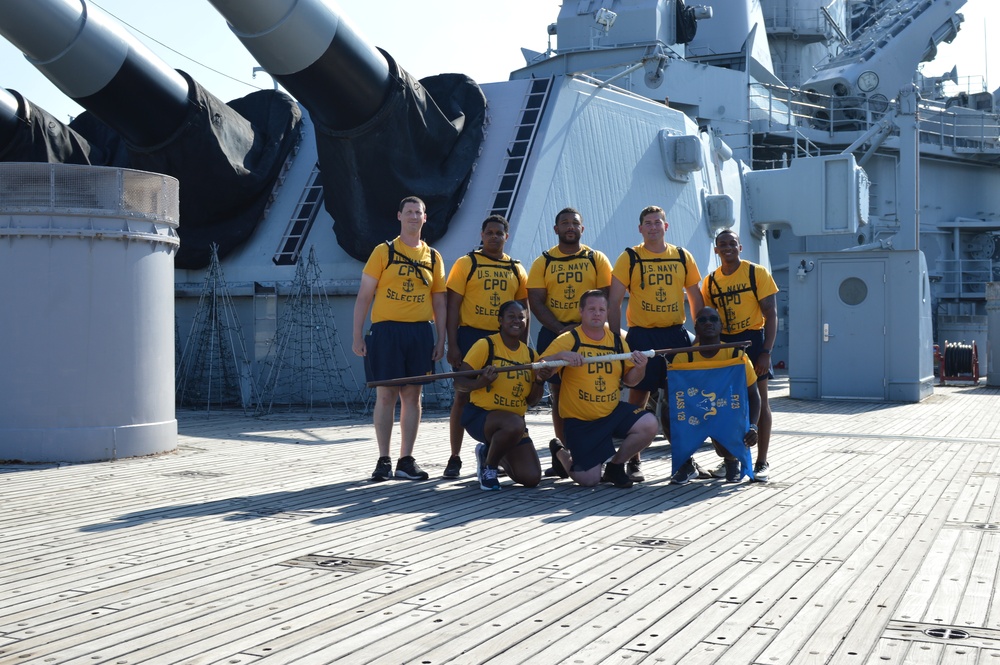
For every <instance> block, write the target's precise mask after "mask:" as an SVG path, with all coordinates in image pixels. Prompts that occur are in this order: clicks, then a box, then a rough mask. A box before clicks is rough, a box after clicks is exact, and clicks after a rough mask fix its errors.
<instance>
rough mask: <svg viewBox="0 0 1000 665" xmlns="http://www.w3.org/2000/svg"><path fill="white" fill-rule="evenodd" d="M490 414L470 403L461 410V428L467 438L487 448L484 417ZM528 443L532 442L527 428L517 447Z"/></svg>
mask: <svg viewBox="0 0 1000 665" xmlns="http://www.w3.org/2000/svg"><path fill="white" fill-rule="evenodd" d="M490 413H492V412H491V411H487V410H486V409H484V408H482V407H479V406H476V405H475V404H473V403H472V402H468V403H467V404H466V405H465V406H464V407H463V408H462V421H461V422H462V427H463V428H464V429H465V431H466V433H468V435H469V436H471V437H472V438H473V439H475V440H476V441H478V442H479V443H485V444H486V445H487V446H488V445H490V442H489V441H487V440H486V417H487V416H489V415H490ZM530 443H532V442H531V439H530V438H529V437H528V428H527V427H525V428H524V438H522V439H521V441H520V442H519V443H518V444H517V445H519V446H523V445H526V444H530ZM532 445H533V444H532Z"/></svg>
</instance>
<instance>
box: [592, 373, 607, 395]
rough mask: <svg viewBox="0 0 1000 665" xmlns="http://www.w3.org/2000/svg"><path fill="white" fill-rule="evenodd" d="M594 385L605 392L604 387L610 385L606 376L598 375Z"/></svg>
mask: <svg viewBox="0 0 1000 665" xmlns="http://www.w3.org/2000/svg"><path fill="white" fill-rule="evenodd" d="M594 387H595V388H597V390H598V392H602V393H603V392H604V389H605V388H607V387H608V382H607V381H605V380H604V377H600V376H599V377H597V380H596V381H594Z"/></svg>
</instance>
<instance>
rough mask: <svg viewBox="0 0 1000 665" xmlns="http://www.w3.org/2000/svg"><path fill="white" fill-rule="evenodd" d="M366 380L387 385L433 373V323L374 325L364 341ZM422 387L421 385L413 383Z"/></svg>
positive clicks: (385, 322)
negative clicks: (386, 381) (401, 379)
mask: <svg viewBox="0 0 1000 665" xmlns="http://www.w3.org/2000/svg"><path fill="white" fill-rule="evenodd" d="M365 348H366V349H367V353H366V355H365V379H366V380H367V381H385V380H387V379H399V378H402V377H404V376H418V375H420V374H431V373H433V372H434V361H432V360H431V355H432V354H433V353H434V326H433V324H431V322H430V321H418V322H417V323H404V322H402V321H379V322H378V323H373V324H372V327H371V330H369V331H368V335H367V336H366V337H365ZM414 383H420V382H414Z"/></svg>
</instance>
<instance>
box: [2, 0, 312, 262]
mask: <svg viewBox="0 0 1000 665" xmlns="http://www.w3.org/2000/svg"><path fill="white" fill-rule="evenodd" d="M0 34H2V35H3V36H4V37H6V38H7V39H8V40H9V41H11V42H12V43H13V44H14V45H15V46H17V47H18V48H19V49H20V50H21V51H22V52H23V53H24V54H25V56H26V57H27V58H28V59H29V61H31V62H32V64H34V65H35V66H36V67H37V68H38V69H39V70H40V71H41V72H42V73H43V74H44V75H45V76H46V77H47V78H48V79H49V80H50V81H52V82H53V83H54V84H55V85H56V86H57V87H58V88H59V89H60V90H62V91H63V92H64V93H65V94H66V95H68V96H69V97H70V98H72V99H73V100H74V101H76V102H77V103H79V104H80V105H81V106H83V107H84V108H85V109H87V112H86V113H83V114H81V115H80V116H78V117H77V118H75V119H74V120H73V122H72V123H70V125H69V126H67V125H65V124H63V123H62V122H60V121H59V120H57V119H55V118H54V117H52V116H51V114H49V113H47V112H45V111H44V109H41V108H38V107H37V106H35V105H34V104H32V103H31V101H30V100H28V99H26V98H25V97H24V96H22V95H20V94H18V93H16V92H8V91H2V92H0V127H2V129H0V159H2V160H3V161H11V162H16V161H30V162H50V163H67V164H90V165H98V166H116V167H123V168H131V169H138V170H143V171H152V172H156V173H162V174H165V175H170V176H174V177H176V178H178V179H179V180H180V182H181V203H180V206H181V210H180V213H181V216H182V217H183V219H184V230H183V232H182V233H183V236H184V239H183V244H182V246H181V249H180V251H179V252H178V254H177V258H176V264H177V266H179V267H189V268H199V267H203V266H205V265H207V264H208V262H209V255H210V247H211V245H212V244H215V245H217V247H218V252H219V254H220V255H221V256H225V255H226V254H227V253H229V252H230V251H231V250H232V249H233V248H234V247H236V246H237V245H239V244H240V243H241V242H243V241H244V240H245V239H246V238H247V237H249V236H250V234H251V233H252V231H253V229H254V227H255V226H256V224H257V223H258V221H259V220H260V219H261V217H262V216H263V213H264V211H265V208H266V206H267V204H268V202H269V198H270V195H271V189H272V187H273V185H274V182H275V181H276V180H277V178H278V175H279V173H280V170H281V168H282V167H283V165H284V162H285V160H286V158H287V156H288V154H289V153H290V151H291V149H292V148H293V147H294V145H295V143H296V141H297V139H298V130H297V128H298V124H299V122H300V119H301V114H300V112H299V108H298V106H297V105H296V104H295V103H294V101H293V100H292V99H291V98H290V97H288V96H287V95H286V94H284V93H280V92H277V91H260V92H255V93H252V94H251V95H248V96H246V97H244V98H242V99H239V100H235V101H233V102H230V103H229V104H226V103H224V102H222V101H221V100H219V99H218V98H216V97H215V96H214V95H212V93H210V92H209V91H207V90H205V89H204V88H203V87H202V86H201V85H200V84H198V82H197V81H195V80H194V79H192V78H191V77H190V76H188V75H187V74H185V73H183V72H180V71H174V70H172V69H170V67H168V66H167V65H166V64H165V63H164V62H163V61H161V60H160V59H159V58H157V57H156V56H155V55H154V54H153V53H152V52H151V51H149V49H148V48H146V47H145V46H144V45H143V44H142V43H140V42H139V41H138V40H136V39H135V38H134V37H132V35H130V34H129V33H128V32H126V31H125V30H124V29H122V28H121V27H120V26H118V25H117V24H116V23H115V22H114V21H112V20H111V19H110V18H109V17H108V16H107V15H105V14H104V13H103V12H101V11H100V10H98V9H96V8H95V7H94V6H93V5H91V4H88V3H86V2H83V1H82V0H81V1H80V2H79V3H73V2H58V1H56V0H10V1H9V2H3V3H0Z"/></svg>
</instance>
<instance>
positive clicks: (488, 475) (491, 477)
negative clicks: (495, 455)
mask: <svg viewBox="0 0 1000 665" xmlns="http://www.w3.org/2000/svg"><path fill="white" fill-rule="evenodd" d="M479 489H481V490H498V489H500V479H499V478H497V468H496V467H495V466H484V467H483V470H482V472H481V473H480V474H479Z"/></svg>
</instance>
